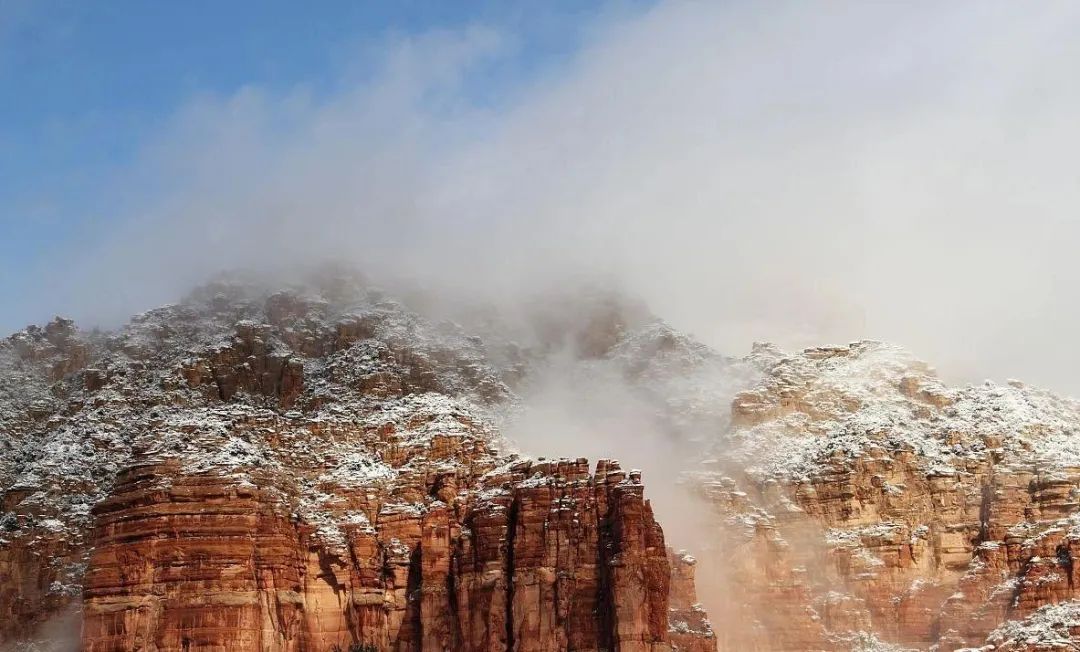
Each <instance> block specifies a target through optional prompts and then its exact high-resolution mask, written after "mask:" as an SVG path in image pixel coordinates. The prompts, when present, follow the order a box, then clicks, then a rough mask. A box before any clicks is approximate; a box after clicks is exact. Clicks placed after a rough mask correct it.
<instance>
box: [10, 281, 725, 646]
mask: <svg viewBox="0 0 1080 652" xmlns="http://www.w3.org/2000/svg"><path fill="white" fill-rule="evenodd" d="M609 307H610V306H609ZM601 314H602V315H603V316H604V318H603V319H597V320H591V321H590V320H586V321H584V322H581V324H583V325H580V326H577V325H575V326H574V327H572V328H571V327H570V326H568V325H565V324H564V325H561V326H559V325H557V326H559V328H561V329H562V330H561V331H560V330H559V328H555V327H549V328H548V329H547V332H545V337H548V338H550V339H548V340H546V341H540V342H539V343H533V344H530V345H527V346H523V345H518V344H515V343H514V342H512V341H510V340H509V339H500V338H498V337H491V336H490V335H485V337H484V338H483V339H482V338H481V337H477V336H475V335H471V334H469V333H467V332H466V331H465V329H464V328H463V327H461V326H459V325H457V324H455V323H451V322H437V321H432V320H429V319H426V318H424V317H421V316H420V315H418V314H416V313H413V312H410V311H408V310H407V309H405V308H404V307H403V306H402V305H401V304H399V303H396V302H394V301H390V300H388V299H386V298H385V296H384V295H383V293H381V292H378V291H375V290H372V289H370V288H368V287H367V286H366V285H365V284H364V283H363V282H362V280H360V279H359V278H358V277H356V276H351V275H333V276H329V277H325V278H319V279H315V280H309V281H307V282H306V284H305V285H303V286H302V287H298V288H293V289H290V290H287V291H277V290H275V291H268V290H264V289H261V288H260V287H258V286H257V285H254V284H252V283H249V282H246V281H240V280H236V279H226V280H222V281H219V282H216V283H214V284H211V285H209V286H206V287H204V288H201V289H199V290H198V291H196V292H195V293H194V294H193V295H192V296H190V297H188V298H187V299H185V300H184V301H183V302H181V303H179V304H176V305H172V306H167V307H164V308H160V309H158V310H154V311H151V312H149V313H146V314H144V315H140V316H137V317H136V318H134V319H133V320H132V322H131V323H130V324H129V325H128V326H126V327H125V328H123V329H121V330H120V331H117V332H113V333H96V332H95V333H83V332H80V331H78V330H77V329H76V328H75V327H74V325H73V324H71V323H70V322H67V321H64V320H58V321H55V322H53V323H52V324H50V325H49V326H47V327H45V328H41V329H38V328H31V329H27V330H26V331H23V332H21V333H18V334H16V335H14V336H12V337H11V338H9V339H8V340H6V341H4V342H3V343H2V344H0V376H2V377H3V379H4V382H2V383H0V434H2V437H0V491H2V498H3V505H2V507H3V514H2V517H0V644H3V643H4V642H6V643H7V644H11V645H14V646H16V649H20V646H21V647H22V648H25V649H57V650H60V649H72V647H77V648H80V649H84V650H88V651H106V650H109V651H112V650H161V651H165V650H296V651H308V650H311V651H314V650H339V649H340V650H342V651H345V650H372V649H374V650H522V651H531V650H537V651H539V650H628V651H660V650H673V649H680V650H714V649H715V647H716V644H715V641H716V638H715V635H714V633H713V631H712V629H711V626H710V624H709V621H708V619H707V617H706V615H705V612H704V610H703V609H702V607H701V606H700V605H699V604H698V603H697V599H696V597H695V595H694V591H695V590H694V562H693V560H692V559H691V558H689V557H688V556H686V555H676V554H674V553H672V552H670V551H669V550H668V548H667V546H666V545H665V539H664V534H663V531H662V530H661V528H660V525H659V524H658V523H657V520H656V519H655V518H654V515H653V512H652V508H651V506H650V504H649V502H648V501H647V500H646V498H645V491H644V486H643V484H642V480H641V474H640V472H637V471H628V470H623V469H622V468H621V467H620V465H619V463H618V462H615V461H612V460H600V461H599V462H597V464H596V466H595V467H591V466H590V464H589V462H588V461H586V460H584V459H571V460H543V459H538V460H533V459H528V458H523V457H520V456H519V455H518V454H516V453H514V452H513V449H512V446H510V445H509V444H508V443H507V442H505V441H504V440H503V439H502V438H501V437H500V435H499V430H498V425H497V424H498V423H500V421H501V420H502V419H505V418H506V415H507V414H512V413H513V411H514V410H515V409H517V407H518V403H519V399H518V397H517V395H516V394H515V387H516V386H517V384H519V383H520V382H521V381H522V379H523V378H524V377H526V376H527V374H528V370H529V368H530V366H531V365H535V364H537V361H538V360H541V359H542V357H543V356H544V355H546V352H547V351H548V350H550V349H552V348H555V347H556V346H557V344H558V342H557V340H558V339H564V340H566V341H568V342H574V343H577V344H575V350H577V349H578V348H580V349H581V351H580V355H582V356H583V357H584V356H586V354H587V356H588V357H589V358H590V359H599V358H603V357H604V356H613V355H615V353H614V351H613V348H614V346H615V345H614V344H612V342H615V343H616V344H617V343H618V342H621V341H623V340H625V339H626V333H625V332H624V330H625V329H627V328H629V327H628V326H627V325H626V324H624V323H622V322H621V321H620V318H619V317H618V311H614V312H613V311H611V310H608V309H605V311H601ZM612 315H614V316H612ZM594 322H595V323H594ZM577 323H578V322H575V324H577ZM72 614H74V615H72ZM60 624H62V625H63V626H62V627H61V626H60ZM31 646H32V647H31Z"/></svg>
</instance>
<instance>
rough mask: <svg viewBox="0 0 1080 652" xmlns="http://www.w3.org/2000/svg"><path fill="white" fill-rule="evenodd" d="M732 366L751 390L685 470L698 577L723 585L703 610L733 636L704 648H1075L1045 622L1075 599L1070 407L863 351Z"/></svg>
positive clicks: (1075, 482)
mask: <svg viewBox="0 0 1080 652" xmlns="http://www.w3.org/2000/svg"><path fill="white" fill-rule="evenodd" d="M750 358H751V359H753V360H755V361H756V363H757V364H758V365H759V367H760V368H761V369H762V370H763V372H764V375H763V377H762V380H761V381H760V382H759V383H758V384H757V386H756V387H753V388H751V389H749V390H747V391H745V392H743V393H741V394H739V395H738V396H736V398H735V400H734V401H733V408H732V423H733V426H732V428H731V429H730V430H728V431H727V432H725V433H724V434H723V435H722V436H720V437H719V438H717V440H716V442H715V445H714V447H713V451H712V455H711V456H710V459H708V460H707V461H706V463H705V464H704V465H703V466H702V467H701V469H700V470H697V471H695V472H693V473H692V474H691V482H692V484H693V485H694V486H696V487H697V489H698V491H700V492H701V494H702V495H703V496H705V497H706V499H707V501H708V503H709V504H710V505H711V507H712V512H713V518H714V524H715V527H716V529H717V531H718V532H720V533H721V536H720V538H719V539H718V541H717V543H716V549H715V552H714V553H710V552H709V551H702V552H701V553H700V554H701V555H703V556H704V557H705V558H708V557H709V555H710V554H716V555H718V557H719V558H720V559H722V563H720V564H718V565H715V566H714V569H713V570H711V571H709V573H711V575H708V576H703V575H699V582H700V583H701V584H703V585H704V586H706V587H708V586H710V585H713V586H721V587H739V590H738V591H731V592H727V593H723V594H720V595H718V596H717V599H715V600H714V601H712V602H710V607H711V608H712V611H713V615H714V620H716V621H717V622H725V623H727V622H741V623H744V626H742V627H738V628H734V627H732V628H724V627H718V633H719V636H720V649H724V650H741V649H761V650H818V649H820V650H850V649H871V650H872V649H882V650H891V649H919V650H927V649H931V648H933V649H936V650H955V649H962V648H969V647H970V648H976V649H986V650H990V649H995V650H1004V649H1008V650H1036V649H1037V650H1059V649H1073V648H1074V647H1075V646H1076V644H1077V642H1078V641H1080V638H1077V637H1073V635H1072V634H1069V633H1068V632H1069V631H1070V627H1071V628H1074V629H1075V623H1072V621H1068V622H1067V623H1066V624H1065V625H1063V624H1062V623H1057V625H1054V623H1053V622H1048V618H1049V617H1046V616H1045V613H1046V611H1045V610H1046V608H1047V607H1046V606H1047V605H1061V604H1072V603H1071V602H1070V601H1072V600H1076V599H1077V598H1080V592H1078V590H1080V581H1078V575H1077V573H1078V572H1080V570H1078V568H1077V567H1076V565H1075V564H1074V562H1073V560H1074V559H1075V557H1076V556H1077V554H1080V509H1078V502H1077V496H1078V495H1080V430H1078V428H1080V407H1078V405H1077V404H1076V403H1075V402H1073V401H1071V400H1066V399H1062V398H1060V397H1057V396H1055V395H1053V394H1051V393H1049V392H1044V391H1040V390H1036V389H1032V388H1029V387H1026V386H1024V385H1022V384H1020V383H1015V382H1013V383H1010V384H1008V385H1004V386H998V385H994V384H991V383H987V384H985V385H982V386H977V387H967V388H952V387H948V386H946V385H945V384H943V383H942V382H941V381H940V380H939V379H938V378H937V377H936V375H935V374H934V372H933V370H932V369H930V368H929V367H927V365H925V364H923V363H921V362H919V361H917V360H914V359H912V358H911V357H910V356H909V355H907V354H906V353H905V352H903V351H902V350H899V349H896V348H894V347H890V346H887V345H884V344H878V343H873V342H862V343H856V344H852V345H850V346H844V347H836V348H820V349H810V350H806V351H803V352H801V353H798V354H794V355H789V354H785V353H783V352H780V351H779V350H776V349H774V348H771V347H767V346H762V347H758V348H756V349H755V351H754V353H753V354H752V355H751V356H750ZM1053 613H1058V612H1053ZM1069 613H1071V612H1069ZM1039 614H1042V616H1040V617H1041V620H1037V623H1039V622H1041V623H1043V624H1044V625H1047V626H1046V627H1042V628H1041V629H1040V628H1039V627H1035V626H1030V627H1028V628H1027V629H1025V630H1023V631H1024V632H1026V634H1025V635H1023V636H1021V635H1020V634H1019V633H1018V632H1020V631H1021V630H1020V629H1017V628H1018V627H1019V625H1016V624H1015V623H1012V624H1010V621H1024V620H1025V619H1030V618H1033V617H1036V616H1037V615H1039ZM1050 620H1052V619H1050ZM1051 625H1054V626H1051ZM1063 632H1064V633H1063ZM1063 640H1064V641H1065V643H1062V641H1063ZM988 645H995V646H997V647H985V648H984V647H983V646H988ZM1069 646H1071V647H1069Z"/></svg>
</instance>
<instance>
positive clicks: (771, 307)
mask: <svg viewBox="0 0 1080 652" xmlns="http://www.w3.org/2000/svg"><path fill="white" fill-rule="evenodd" d="M612 16H613V17H609V18H606V19H604V20H602V21H600V22H599V23H598V24H596V25H592V26H589V27H588V29H587V34H588V36H587V38H586V44H585V47H583V48H582V49H581V50H580V51H579V52H577V53H576V54H575V55H574V56H573V58H572V59H571V60H570V61H568V62H565V63H563V64H559V65H557V66H554V67H552V68H550V69H544V70H542V71H541V72H540V73H538V74H536V75H533V76H532V77H530V78H529V80H528V81H527V82H523V83H520V84H516V85H509V86H507V85H502V86H500V88H503V89H504V91H503V92H502V93H501V94H499V95H492V94H491V93H490V92H483V91H482V90H481V89H484V88H485V83H486V81H487V79H488V76H489V75H491V74H492V71H493V69H495V68H496V67H497V66H498V64H499V62H501V61H505V60H507V59H512V58H513V57H516V56H520V52H518V51H517V49H516V48H517V47H518V42H517V39H516V35H515V34H512V33H505V32H504V31H501V30H500V29H499V28H498V27H497V26H496V27H485V26H475V27H471V28H468V29H463V30H458V31H443V32H436V33H431V34H426V35H421V36H417V37H410V38H400V37H399V38H390V37H388V38H387V40H386V42H385V44H384V47H382V48H379V49H378V51H377V52H376V53H375V54H373V53H372V52H371V51H367V52H366V53H365V55H366V56H369V57H370V56H374V57H375V60H376V61H377V65H376V66H375V67H374V68H373V69H372V68H371V67H370V66H357V67H356V70H357V72H356V73H355V74H354V75H345V76H343V78H342V79H341V80H340V82H339V84H338V87H337V90H336V91H335V92H333V93H329V94H326V93H322V94H314V93H311V92H309V91H307V90H305V88H304V87H298V88H296V89H294V91H292V92H289V93H287V94H284V95H281V94H274V93H270V92H267V91H266V90H264V89H260V88H258V87H247V88H242V89H240V90H238V91H237V92H235V93H234V94H232V95H230V96H227V97H219V96H199V97H193V98H192V99H191V101H190V102H189V103H188V104H186V105H185V106H180V107H177V109H176V113H175V116H174V117H173V118H172V120H170V121H169V123H168V125H167V126H166V127H165V128H164V129H163V130H162V132H161V133H160V134H159V135H158V136H157V137H156V138H155V139H154V140H153V141H151V142H146V143H145V144H144V151H143V154H142V156H141V158H140V160H139V161H138V164H137V165H135V166H132V167H131V168H130V169H126V170H122V171H121V172H120V173H119V174H117V175H116V177H115V178H113V179H112V180H111V181H110V182H109V183H108V184H106V185H105V186H104V187H103V189H102V192H103V193H104V192H107V193H113V194H114V195H115V196H116V211H117V214H116V216H115V218H116V219H111V220H108V221H107V222H104V223H103V226H102V232H101V233H99V234H98V240H97V241H91V242H86V243H79V244H78V246H77V247H73V248H72V249H73V250H72V251H71V252H69V254H70V255H69V256H68V257H67V259H65V260H58V261H56V264H55V265H50V266H49V269H48V271H47V272H45V273H42V274H35V275H34V276H33V277H32V278H30V277H29V276H30V275H29V274H28V278H27V279H26V282H27V283H28V284H33V285H34V286H35V289H39V290H40V291H38V292H37V296H38V297H39V299H38V301H37V303H35V304H33V305H24V306H14V307H13V306H9V307H8V308H7V310H6V314H5V315H4V320H3V321H4V322H5V323H10V325H11V327H12V328H14V327H15V326H17V325H19V324H21V323H25V322H29V321H32V320H40V319H42V318H44V317H47V316H48V315H49V314H51V313H54V312H63V313H68V314H72V315H73V316H75V317H76V318H78V319H80V320H81V321H84V322H85V321H90V322H95V321H97V322H102V323H106V324H108V323H116V322H119V321H121V320H122V319H123V318H124V317H126V316H127V315H129V314H130V313H131V312H133V311H137V310H142V309H145V308H148V307H150V306H153V305H156V304H158V303H162V302H166V301H170V300H174V299H175V298H177V297H178V296H180V295H182V294H183V293H184V292H185V291H186V290H187V289H188V288H189V287H190V286H192V285H193V284H195V283H197V282H199V281H200V280H202V279H204V278H205V277H206V276H208V275H209V274H211V273H213V272H214V271H216V270H217V269H220V268H226V267H239V266H248V267H251V266H254V267H257V268H263V269H268V270H277V271H279V272H284V273H287V272H288V269H289V268H290V266H292V265H297V264H304V263H306V262H310V261H314V260H319V259H323V258H338V259H347V260H351V261H354V262H356V263H358V264H360V265H361V266H364V267H368V268H372V269H382V270H388V271H389V272H392V273H394V274H398V275H403V276H413V277H415V278H418V279H421V280H422V281H423V282H425V283H427V284H429V285H432V286H436V287H440V288H442V289H443V290H445V291H446V292H447V293H448V294H451V295H452V294H454V293H457V294H460V295H462V296H468V297H470V298H476V297H479V296H484V297H488V296H490V297H494V298H501V297H507V296H513V295H515V294H516V293H520V292H523V291H525V289H526V288H529V287H533V286H541V285H543V286H546V285H550V284H552V283H575V282H578V281H580V280H581V279H584V278H596V277H599V278H601V279H607V280H611V281H613V282H615V283H618V284H619V285H621V286H622V287H625V288H626V289H628V290H629V291H630V292H632V293H635V294H637V295H639V296H641V297H642V298H643V299H644V300H645V301H647V302H648V303H649V305H650V306H651V307H652V309H653V311H654V312H656V313H657V314H659V315H661V316H663V317H665V318H666V319H667V320H668V321H670V322H671V323H672V324H674V325H675V326H676V327H679V328H682V329H685V330H688V331H691V332H693V333H694V334H695V335H696V336H697V337H699V338H700V339H702V340H704V341H706V342H708V343H710V344H712V345H714V346H716V347H717V348H719V349H720V350H722V351H724V352H727V353H731V354H742V353H744V352H745V351H746V350H747V349H748V348H749V346H750V343H751V342H752V341H754V340H773V341H777V342H779V343H781V344H782V345H785V346H788V347H794V346H802V345H807V344H811V343H814V344H817V343H826V342H845V341H848V340H852V339H855V338H864V337H870V338H875V339H886V340H892V341H896V342H899V343H901V344H904V345H906V346H908V347H909V348H911V349H912V350H914V351H915V352H916V353H918V354H919V355H921V356H922V357H924V358H926V359H928V360H930V361H931V362H933V363H935V364H937V365H938V367H939V368H940V369H941V370H942V371H944V372H945V373H946V374H947V375H950V376H953V377H957V378H963V379H975V380H978V379H981V378H982V377H994V378H998V379H1003V378H1006V377H1018V378H1022V379H1024V380H1027V381H1029V382H1033V383H1038V384H1044V385H1049V386H1052V387H1055V388H1057V389H1060V390H1063V391H1066V392H1070V393H1074V394H1076V393H1080V380H1077V377H1076V374H1075V373H1073V369H1074V368H1076V367H1077V366H1080V364H1078V363H1080V349H1078V348H1077V347H1076V346H1074V342H1073V338H1074V336H1075V332H1076V331H1077V330H1078V329H1080V302H1078V301H1077V300H1076V298H1075V296H1074V294H1075V293H1074V287H1075V286H1076V284H1077V282H1078V281H1080V264H1078V263H1077V262H1076V260H1075V256H1074V249H1075V247H1076V245H1077V243H1078V242H1080V239H1078V236H1080V219H1078V217H1077V207H1078V206H1080V184H1078V172H1077V170H1078V169H1080V165H1078V161H1077V159H1078V157H1080V155H1078V152H1080V122H1078V121H1077V120H1076V116H1077V115H1080V76H1078V75H1077V74H1076V71H1077V69H1078V68H1080V40H1078V39H1076V38H1075V35H1076V34H1077V33H1078V30H1080V5H1077V4H1076V3H1072V2H1060V3H1054V2H1042V3H1038V4H1035V5H1031V4H1026V3H1016V2H984V1H980V2H954V3H935V2H914V3H854V2H852V3H826V4H819V3H742V2H734V3H732V2H722V3H721V2H711V3H681V2H671V3H663V4H660V5H658V6H655V7H653V8H651V9H649V10H646V11H643V12H641V13H638V14H634V15H629V16H628V15H626V14H625V13H619V14H613V15H612ZM344 68H345V69H349V66H344ZM57 190H58V192H60V191H62V189H57ZM118 225H119V226H118Z"/></svg>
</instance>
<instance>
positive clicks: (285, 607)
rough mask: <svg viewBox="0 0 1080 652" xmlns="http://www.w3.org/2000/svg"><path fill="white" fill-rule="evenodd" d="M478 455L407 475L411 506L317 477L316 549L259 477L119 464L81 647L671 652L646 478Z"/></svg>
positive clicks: (605, 468) (664, 567)
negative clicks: (497, 464) (335, 499)
mask: <svg viewBox="0 0 1080 652" xmlns="http://www.w3.org/2000/svg"><path fill="white" fill-rule="evenodd" d="M460 443H461V442H453V443H452V446H453V450H447V451H446V452H447V453H448V454H455V455H456V454H461V453H463V454H464V455H463V457H473V456H474V455H475V449H473V448H471V447H470V446H466V447H465V450H462V449H461V448H459V447H458V445H459V444H460ZM489 466H490V463H489V462H487V461H477V460H471V461H470V463H469V464H468V465H467V466H462V467H460V470H458V469H455V470H454V471H452V472H449V473H446V472H443V473H425V474H422V475H418V476H417V477H415V478H409V479H408V482H409V490H415V491H418V492H421V493H422V494H423V496H424V497H423V498H422V499H421V500H420V501H419V502H418V503H408V504H405V503H400V502H395V501H397V500H400V498H401V496H402V494H401V493H400V491H401V490H402V489H403V487H402V486H398V487H396V488H395V489H390V488H387V487H385V486H383V487H379V486H378V485H377V484H373V485H370V486H367V487H357V486H350V487H349V488H348V489H347V490H344V491H340V493H339V492H338V491H337V490H338V489H341V488H339V487H322V490H324V491H331V492H334V493H335V494H336V495H339V496H341V497H342V504H341V505H338V506H336V508H333V509H331V510H329V514H330V515H331V516H333V517H338V518H341V521H340V523H341V525H340V539H339V540H336V541H334V544H335V545H330V546H328V545H327V543H326V541H325V540H320V537H319V533H318V532H317V531H314V530H312V529H311V527H310V525H307V524H305V523H303V522H302V521H299V520H298V519H296V518H295V516H294V515H293V514H291V513H290V511H289V509H288V507H289V505H288V503H287V502H285V503H283V502H282V496H284V495H287V489H284V490H283V488H282V487H280V486H279V485H278V484H277V483H276V481H275V478H274V477H273V476H272V475H266V476H263V477H259V476H260V474H255V477H249V478H244V479H238V478H237V477H235V476H232V477H228V476H226V477H221V476H216V475H212V474H207V475H195V476H192V475H177V469H175V468H171V467H170V466H168V465H166V466H162V465H147V466H140V467H136V468H132V469H130V470H128V471H126V472H125V473H124V474H122V476H121V479H120V482H119V483H118V485H117V488H116V491H115V493H114V494H113V495H112V496H111V497H110V498H108V499H106V500H105V501H103V502H102V503H101V504H99V505H98V506H97V507H96V508H95V512H96V515H97V523H98V524H97V527H96V534H95V547H94V552H93V554H92V555H91V558H90V567H89V571H88V573H87V576H86V591H85V598H84V604H83V610H84V614H85V616H84V624H83V631H82V643H83V649H85V650H87V651H89V652H93V651H107V650H110V651H111V650H133V649H146V648H151V649H153V648H154V647H156V648H157V649H162V650H174V649H175V650H211V649H227V650H330V649H334V646H340V647H341V648H343V649H348V648H349V646H350V645H357V644H359V645H371V646H374V649H379V650H391V649H396V650H421V649H423V650H506V649H514V650H566V649H577V650H585V649H619V650H670V649H672V648H671V645H670V643H669V636H668V629H669V628H668V611H667V610H668V595H669V586H670V576H671V562H670V561H669V559H668V557H667V555H666V554H665V549H664V540H663V534H662V532H661V531H660V528H659V526H658V525H657V524H656V522H655V521H654V520H653V518H652V514H651V511H650V509H649V506H648V504H647V503H646V502H645V501H644V500H643V498H642V485H641V484H640V483H639V482H638V481H637V480H636V479H634V478H627V477H626V475H625V474H624V473H623V472H622V471H621V470H619V468H618V465H617V464H613V463H608V462H601V463H600V464H599V465H598V466H597V469H596V473H595V474H590V473H589V469H588V467H587V464H586V462H585V461H584V460H578V461H561V462H549V463H545V462H539V463H533V462H528V461H523V462H520V463H516V464H513V465H511V466H509V467H503V468H496V469H490V468H487V467H489ZM486 468H487V470H486V471H485V469H486ZM481 473H482V475H477V474H481ZM413 482H416V484H412V483H413ZM465 487H475V488H473V489H466V488H465ZM387 492H389V493H387ZM395 494H396V495H395ZM440 496H441V497H440ZM444 499H445V502H444ZM701 638H702V641H706V639H705V638H704V637H701Z"/></svg>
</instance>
